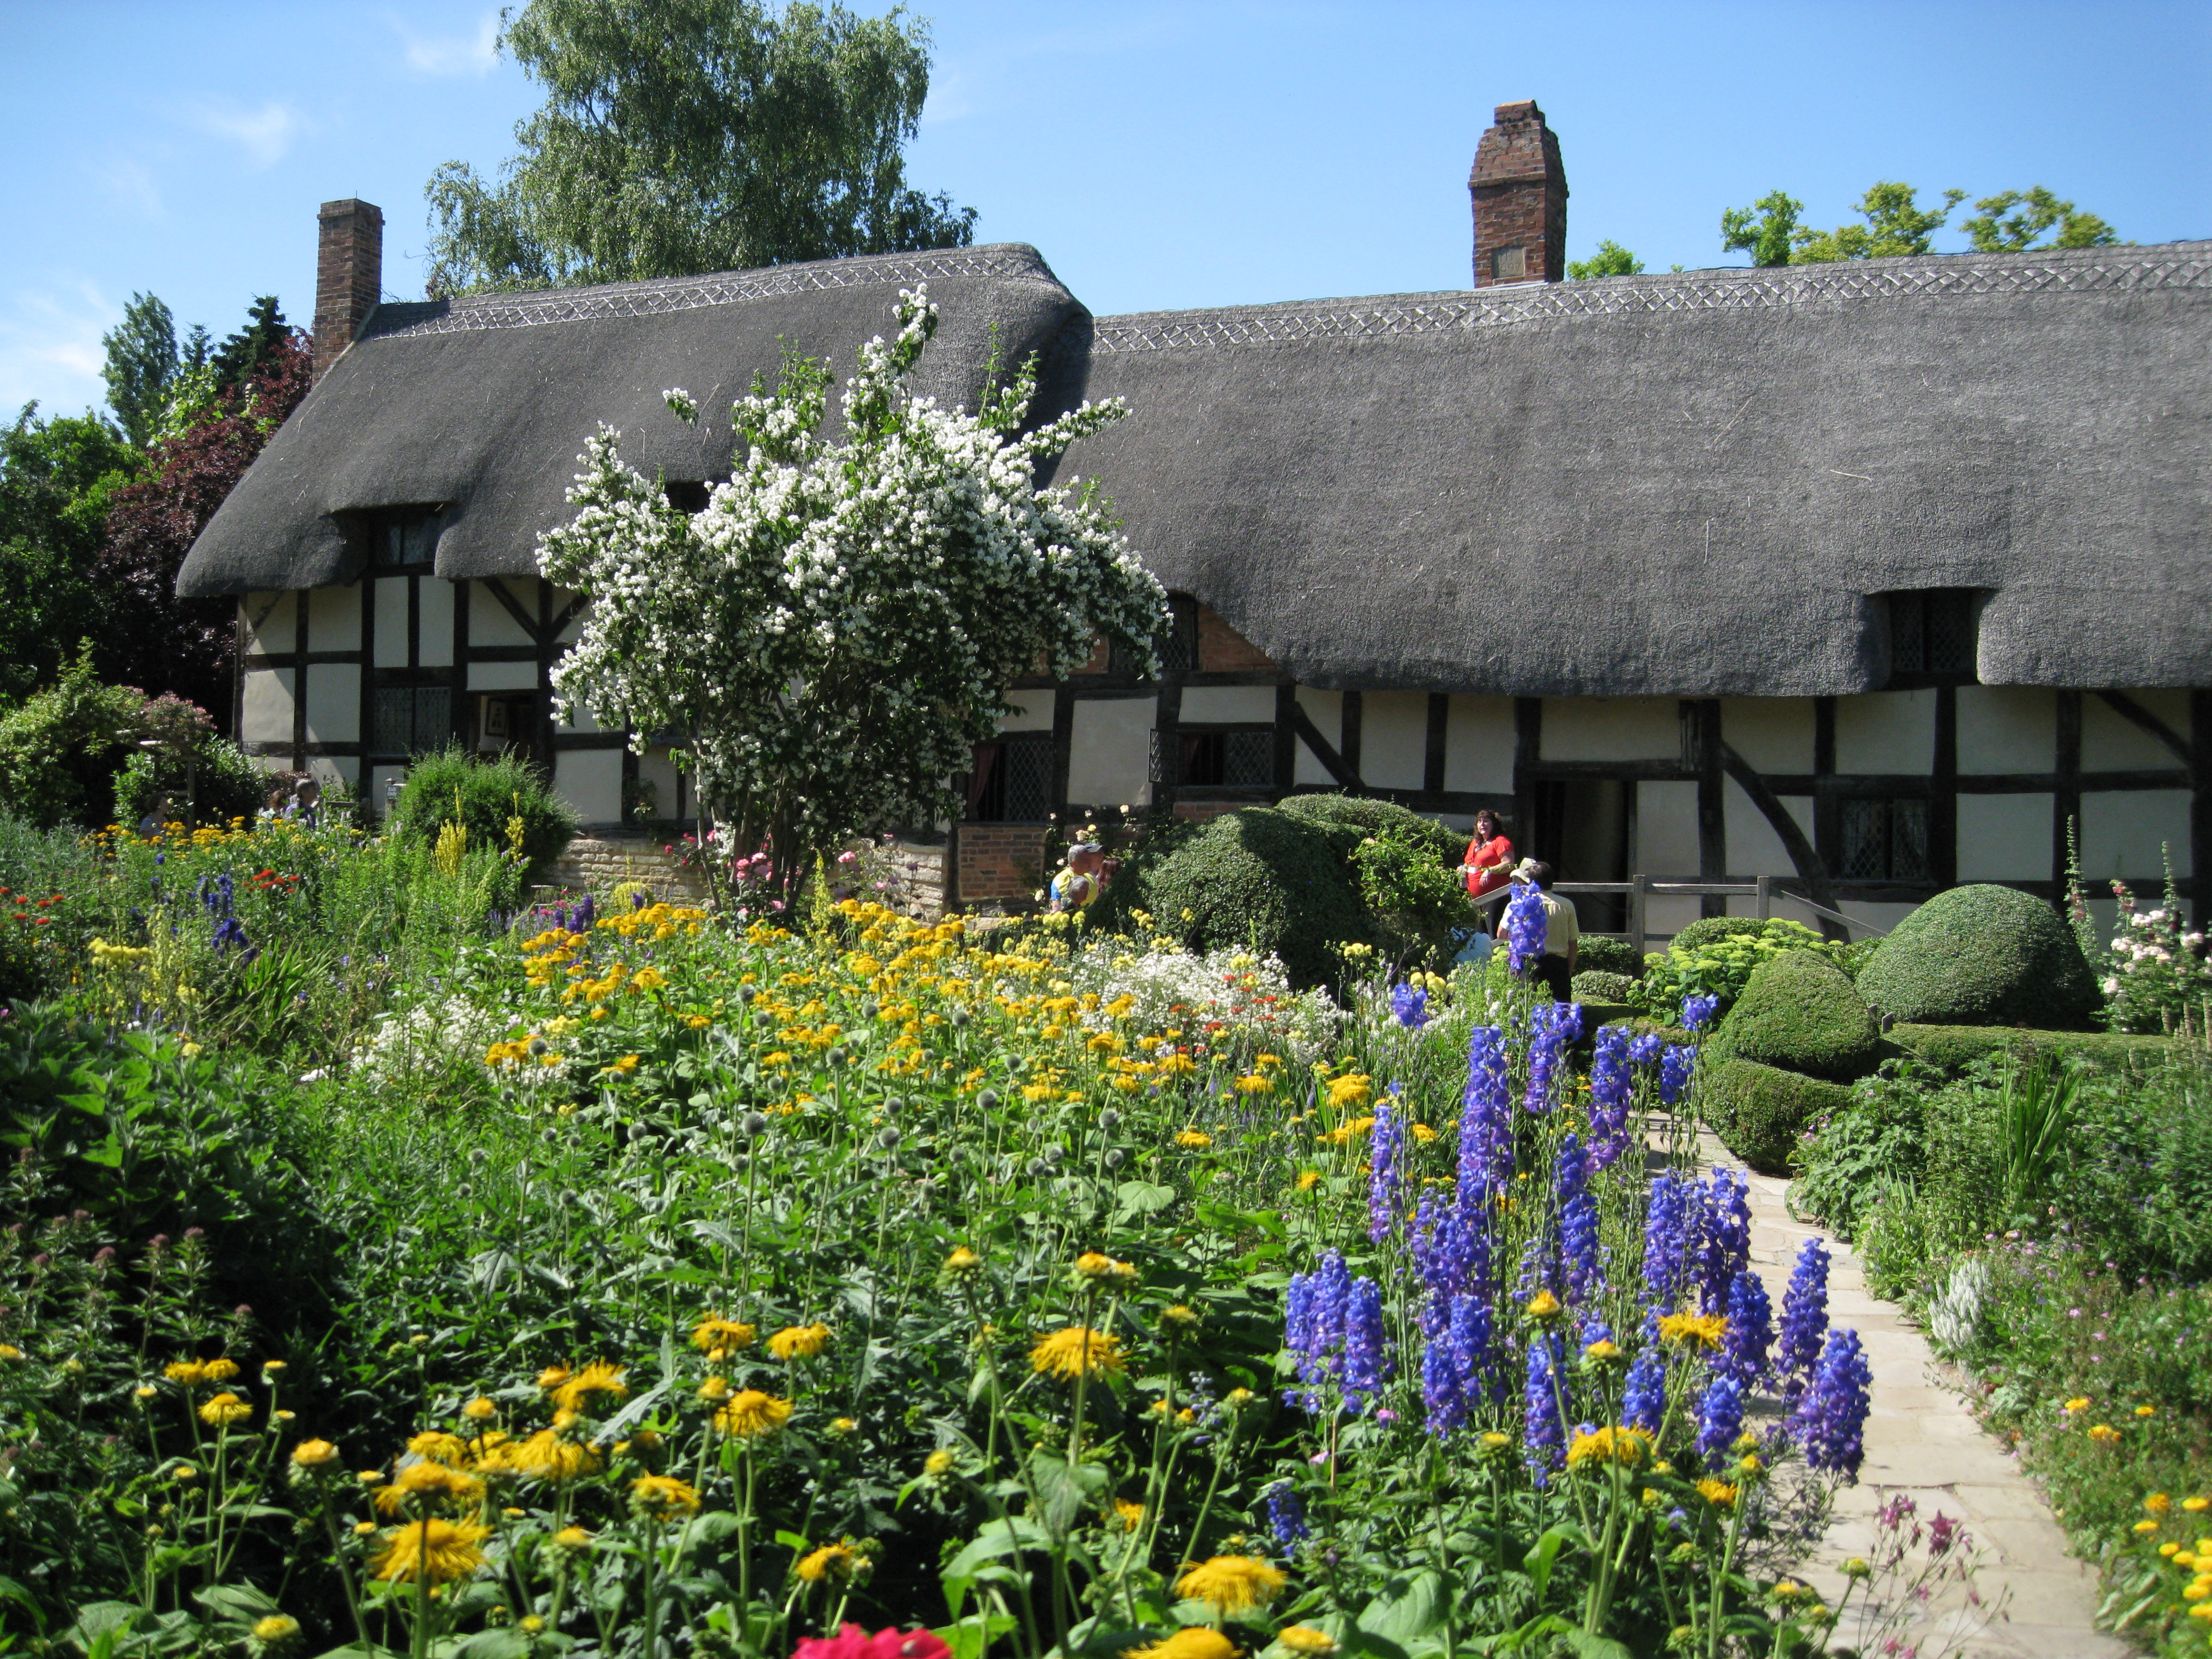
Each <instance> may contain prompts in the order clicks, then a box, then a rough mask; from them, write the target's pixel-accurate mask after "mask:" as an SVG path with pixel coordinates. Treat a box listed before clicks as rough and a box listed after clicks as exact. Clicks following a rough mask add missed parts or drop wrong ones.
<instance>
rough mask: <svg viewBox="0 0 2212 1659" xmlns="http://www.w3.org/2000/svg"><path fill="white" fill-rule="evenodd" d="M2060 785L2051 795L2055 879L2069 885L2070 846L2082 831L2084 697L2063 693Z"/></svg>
mask: <svg viewBox="0 0 2212 1659" xmlns="http://www.w3.org/2000/svg"><path fill="white" fill-rule="evenodd" d="M2057 720H2058V745H2057V768H2058V778H2057V787H2055V788H2053V789H2052V790H2051V880H2052V881H2054V882H2056V883H2057V884H2058V885H2059V887H2060V889H2061V890H2062V891H2063V890H2064V887H2065V884H2066V863H2067V860H2066V843H2067V841H2068V839H2069V837H2070V836H2079V835H2080V834H2081V693H2080V692H2079V691H2061V692H2060V693H2059V694H2058V701H2057Z"/></svg>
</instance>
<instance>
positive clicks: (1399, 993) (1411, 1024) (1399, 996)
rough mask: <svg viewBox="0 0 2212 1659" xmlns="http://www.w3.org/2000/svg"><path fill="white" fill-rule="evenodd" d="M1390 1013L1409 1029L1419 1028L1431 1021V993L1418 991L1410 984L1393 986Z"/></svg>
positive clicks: (1415, 1029) (1416, 1029)
mask: <svg viewBox="0 0 2212 1659" xmlns="http://www.w3.org/2000/svg"><path fill="white" fill-rule="evenodd" d="M1390 1013H1391V1016H1392V1018H1395V1019H1396V1020H1397V1022H1398V1024H1401V1025H1402V1026H1404V1027H1405V1028H1406V1029H1407V1030H1409V1031H1418V1030H1420V1029H1421V1027H1423V1026H1424V1025H1425V1024H1428V1023H1429V994H1428V993H1427V992H1426V991H1417V990H1415V989H1414V988H1413V987H1412V986H1410V985H1394V986H1392V987H1390Z"/></svg>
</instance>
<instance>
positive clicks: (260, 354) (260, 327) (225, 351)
mask: <svg viewBox="0 0 2212 1659" xmlns="http://www.w3.org/2000/svg"><path fill="white" fill-rule="evenodd" d="M291 337H292V331H291V330H290V329H289V327H287V326H286V325H285V322H284V313H283V312H281V311H279V310H278V309H277V308H276V295H273V294H264V295H261V296H260V297H259V298H258V299H257V300H255V301H253V303H252V305H250V306H248V307H246V325H245V326H244V327H243V328H241V329H240V330H239V331H237V332H236V333H234V334H228V335H225V336H224V337H223V341H222V344H221V345H219V346H217V347H216V349H215V355H214V356H213V357H211V358H210V360H209V362H208V367H209V368H211V369H213V370H214V371H215V384H216V389H217V391H218V392H244V391H245V390H246V388H247V387H248V386H252V383H253V381H254V380H255V378H256V377H257V376H258V375H259V374H261V373H262V372H263V371H264V369H266V368H268V367H269V366H270V364H271V363H273V362H275V361H276V358H277V356H279V354H280V353H281V352H282V351H283V348H284V347H285V346H286V345H287V344H289V343H290V341H291ZM279 418H280V419H281V418H282V417H281V416H280V417H279Z"/></svg>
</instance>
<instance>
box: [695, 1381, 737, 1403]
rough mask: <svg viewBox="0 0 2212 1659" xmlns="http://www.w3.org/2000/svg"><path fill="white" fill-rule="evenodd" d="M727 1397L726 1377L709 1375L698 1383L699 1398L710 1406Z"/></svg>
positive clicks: (728, 1392) (727, 1385)
mask: <svg viewBox="0 0 2212 1659" xmlns="http://www.w3.org/2000/svg"><path fill="white" fill-rule="evenodd" d="M729 1397H730V1383H729V1379H728V1378H727V1377H722V1376H710V1377H708V1379H707V1380H706V1381H705V1382H704V1383H701V1384H700V1385H699V1398H700V1399H702V1400H703V1401H706V1402H707V1403H708V1405H710V1406H714V1405H719V1404H720V1403H721V1402H722V1401H725V1400H727V1399H728V1398H729Z"/></svg>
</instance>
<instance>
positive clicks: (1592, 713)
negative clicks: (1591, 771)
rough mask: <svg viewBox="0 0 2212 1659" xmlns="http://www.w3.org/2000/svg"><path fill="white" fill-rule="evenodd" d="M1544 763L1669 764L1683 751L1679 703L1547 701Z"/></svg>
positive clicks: (1635, 699) (1583, 699)
mask: <svg viewBox="0 0 2212 1659" xmlns="http://www.w3.org/2000/svg"><path fill="white" fill-rule="evenodd" d="M1539 747H1540V750H1541V754H1542V756H1543V758H1544V759H1546V760H1563V761H1601V760H1674V759H1677V758H1679V757H1680V755H1681V752H1682V716H1681V704H1680V702H1679V701H1677V700H1676V699H1675V698H1673V697H1547V698H1545V699H1544V735H1543V738H1542V740H1541V744H1540V745H1539Z"/></svg>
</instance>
